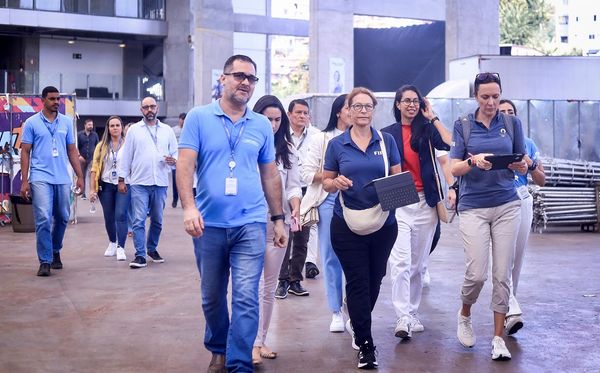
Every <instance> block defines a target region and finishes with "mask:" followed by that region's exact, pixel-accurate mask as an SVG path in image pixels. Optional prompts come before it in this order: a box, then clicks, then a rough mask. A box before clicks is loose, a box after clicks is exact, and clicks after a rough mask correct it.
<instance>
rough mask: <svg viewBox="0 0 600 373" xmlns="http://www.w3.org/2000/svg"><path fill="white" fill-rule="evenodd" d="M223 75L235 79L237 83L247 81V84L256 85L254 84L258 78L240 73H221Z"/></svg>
mask: <svg viewBox="0 0 600 373" xmlns="http://www.w3.org/2000/svg"><path fill="white" fill-rule="evenodd" d="M223 75H231V76H233V79H235V80H236V81H238V82H240V83H241V82H243V81H244V80H246V79H248V82H249V83H250V84H256V82H258V77H257V76H254V75H252V74H244V73H242V72H235V73H223Z"/></svg>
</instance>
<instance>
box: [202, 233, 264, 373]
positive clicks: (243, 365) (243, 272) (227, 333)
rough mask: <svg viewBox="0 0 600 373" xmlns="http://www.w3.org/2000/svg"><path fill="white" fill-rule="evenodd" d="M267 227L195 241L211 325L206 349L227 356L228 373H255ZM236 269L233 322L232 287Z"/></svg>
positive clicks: (204, 309)
mask: <svg viewBox="0 0 600 373" xmlns="http://www.w3.org/2000/svg"><path fill="white" fill-rule="evenodd" d="M265 236H266V224H265V223H252V224H246V225H244V226H241V227H238V228H212V227H206V229H205V230H204V234H203V235H202V236H201V237H200V238H195V239H194V240H193V241H194V253H195V254H196V265H197V266H198V271H199V272H200V278H201V281H200V289H201V291H202V310H203V311H204V318H205V319H206V329H205V334H204V346H205V347H206V349H207V350H209V351H211V352H212V353H216V354H221V355H226V359H227V361H226V365H227V369H228V370H229V372H253V371H254V367H253V366H252V345H253V344H254V339H255V338H256V332H257V330H258V283H259V280H260V275H261V272H262V269H263V262H264V254H265V245H266V239H265ZM230 269H231V282H232V284H231V291H232V297H231V298H232V301H231V310H232V313H231V322H230V321H229V311H228V309H227V285H228V282H229V272H230Z"/></svg>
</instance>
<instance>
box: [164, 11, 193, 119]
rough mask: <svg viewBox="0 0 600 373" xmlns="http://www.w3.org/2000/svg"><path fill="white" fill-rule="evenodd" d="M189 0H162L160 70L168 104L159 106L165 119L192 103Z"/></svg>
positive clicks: (188, 108)
mask: <svg viewBox="0 0 600 373" xmlns="http://www.w3.org/2000/svg"><path fill="white" fill-rule="evenodd" d="M190 1H193V0H169V1H167V2H166V6H167V38H166V39H165V43H164V66H163V70H164V76H165V86H164V93H165V100H166V102H167V104H168V105H166V106H167V107H165V108H161V113H162V114H163V115H166V116H167V119H170V118H177V117H178V115H179V113H181V112H187V111H189V110H190V109H191V108H192V107H193V105H194V66H193V57H194V56H193V53H194V50H193V49H192V44H191V39H192V22H193V15H192V11H191V10H190V5H191V4H190ZM171 122H173V120H171ZM174 122H175V123H176V122H177V120H174Z"/></svg>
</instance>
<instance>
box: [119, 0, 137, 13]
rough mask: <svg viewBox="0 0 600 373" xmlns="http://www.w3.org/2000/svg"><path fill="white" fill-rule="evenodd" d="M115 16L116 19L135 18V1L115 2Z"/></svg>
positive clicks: (122, 0) (120, 0) (121, 0)
mask: <svg viewBox="0 0 600 373" xmlns="http://www.w3.org/2000/svg"><path fill="white" fill-rule="evenodd" d="M115 15H116V16H118V17H137V16H138V2H137V0H118V1H116V8H115Z"/></svg>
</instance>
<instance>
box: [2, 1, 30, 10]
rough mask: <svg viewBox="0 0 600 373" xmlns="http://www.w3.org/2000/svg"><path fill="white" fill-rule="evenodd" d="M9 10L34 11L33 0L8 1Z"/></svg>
mask: <svg viewBox="0 0 600 373" xmlns="http://www.w3.org/2000/svg"><path fill="white" fill-rule="evenodd" d="M8 7H9V8H17V9H19V8H20V9H33V0H8Z"/></svg>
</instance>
